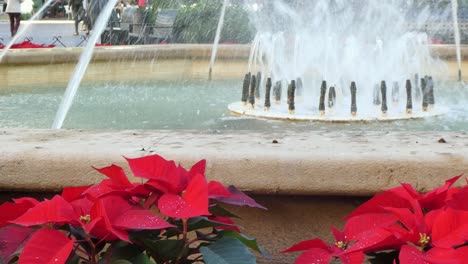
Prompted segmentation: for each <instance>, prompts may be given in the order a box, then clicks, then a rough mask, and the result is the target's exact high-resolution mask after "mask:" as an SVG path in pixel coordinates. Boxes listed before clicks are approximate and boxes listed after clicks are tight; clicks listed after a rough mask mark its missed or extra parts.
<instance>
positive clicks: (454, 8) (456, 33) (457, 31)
mask: <svg viewBox="0 0 468 264" xmlns="http://www.w3.org/2000/svg"><path fill="white" fill-rule="evenodd" d="M452 18H453V30H454V36H455V46H456V47H457V62H458V81H460V82H461V80H462V70H461V69H462V65H461V48H460V46H461V45H460V28H459V26H458V0H452Z"/></svg>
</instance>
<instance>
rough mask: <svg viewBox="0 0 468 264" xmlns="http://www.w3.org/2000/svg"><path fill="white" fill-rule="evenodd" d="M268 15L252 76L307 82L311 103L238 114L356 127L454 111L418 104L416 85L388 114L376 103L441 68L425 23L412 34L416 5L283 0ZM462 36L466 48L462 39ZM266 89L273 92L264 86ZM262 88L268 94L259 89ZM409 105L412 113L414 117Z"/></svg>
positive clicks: (241, 106)
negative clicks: (389, 90) (330, 98)
mask: <svg viewBox="0 0 468 264" xmlns="http://www.w3.org/2000/svg"><path fill="white" fill-rule="evenodd" d="M454 8H456V6H454ZM262 9H263V10H262V11H261V12H259V13H258V14H256V17H255V20H254V21H255V22H254V24H255V26H256V28H257V32H258V33H257V36H256V37H255V40H254V43H253V45H252V50H251V53H250V54H251V55H250V59H249V65H248V71H249V72H255V71H258V72H261V73H263V75H264V77H265V78H271V79H272V82H273V83H281V85H283V86H284V87H286V86H288V84H289V85H291V84H293V83H294V82H295V80H296V79H301V80H302V81H303V82H304V92H303V93H304V95H301V96H300V97H304V99H302V98H299V101H300V102H297V105H296V106H295V108H296V110H295V111H291V109H290V107H288V104H287V103H286V104H285V102H286V99H285V98H283V101H281V100H280V101H277V103H279V104H280V105H275V106H273V107H271V108H268V111H265V110H264V107H263V102H260V101H259V100H257V102H256V105H255V106H254V105H252V104H250V105H249V106H248V107H247V106H246V104H245V102H238V103H233V104H230V105H229V106H228V108H229V110H231V111H232V112H233V113H235V114H239V115H245V116H254V117H261V118H271V119H285V120H296V121H298V120H309V121H331V122H351V121H375V120H385V121H390V120H399V119H414V118H425V117H431V116H437V115H441V114H444V113H446V112H447V111H448V110H447V108H446V107H444V106H440V105H438V106H437V107H431V108H430V110H428V109H427V108H424V107H423V106H422V101H421V100H420V98H419V97H417V96H418V95H419V94H420V93H421V91H420V87H419V86H418V85H417V83H413V85H412V87H413V88H412V90H414V91H412V90H407V93H406V94H404V93H401V94H399V93H393V94H392V103H391V104H388V105H387V104H386V103H387V102H386V101H385V100H384V101H383V104H382V109H381V111H377V110H376V107H375V106H373V102H372V98H373V97H374V98H375V97H376V96H379V97H382V98H385V97H386V86H385V84H386V82H388V83H393V84H394V86H400V84H401V86H404V85H405V84H406V83H408V82H410V84H409V85H411V82H413V76H415V74H419V75H421V76H426V77H425V78H426V79H427V78H428V77H427V76H428V75H429V76H430V75H431V74H432V72H434V70H435V69H437V68H439V67H440V66H439V65H440V62H439V61H437V59H436V58H434V57H433V56H432V55H431V54H430V51H429V45H428V43H429V39H428V36H427V35H426V33H423V32H422V25H423V24H424V23H423V22H422V21H417V22H416V25H420V26H419V28H418V27H411V28H410V27H408V22H407V21H406V19H405V11H408V10H410V6H409V5H408V4H407V2H406V1H386V2H385V3H381V2H375V1H361V2H355V1H345V0H334V1H327V0H323V1H317V2H316V3H313V4H311V3H306V2H304V1H302V2H301V1H297V2H296V6H295V7H292V6H291V5H287V4H285V3H284V2H283V1H281V0H277V1H272V2H271V3H269V4H264V5H263V6H262ZM455 13H456V12H455ZM311 14H313V15H312V16H311ZM413 16H419V15H418V14H413ZM422 19H424V16H422V15H421V18H420V20H422ZM454 19H455V20H454V21H456V18H454ZM455 36H458V38H457V39H458V42H459V34H458V35H457V34H455ZM459 57H460V56H459V52H458V53H457V58H459ZM459 61H460V60H459ZM459 67H460V69H461V64H460V63H459ZM249 74H250V73H249ZM322 81H324V82H325V83H323V82H322ZM321 82H322V85H320V83H321ZM260 83H261V84H263V86H264V85H265V84H264V83H265V82H264V80H260ZM327 83H328V84H329V85H330V87H333V93H335V90H336V91H338V93H336V99H335V100H336V103H334V104H333V105H330V106H331V107H329V109H325V106H324V104H323V98H324V97H325V96H326V94H327V92H328V93H329V90H328V87H327ZM378 83H382V89H381V90H380V91H377V94H375V91H376V90H375V89H374V87H375V86H376V84H378ZM256 89H264V88H263V87H261V86H258V85H257V87H256ZM373 94H374V95H373ZM413 94H414V96H416V97H415V100H414V101H415V102H414V105H413V102H412V99H413V98H412V96H413ZM354 96H357V98H355V97H354ZM400 97H401V98H400ZM288 98H289V97H288ZM369 98H370V99H369ZM404 98H407V100H403V99H404ZM265 99H266V98H265ZM400 99H401V100H400ZM268 100H269V99H268ZM281 104H283V105H281ZM374 105H375V103H374ZM407 105H411V106H412V108H411V111H409V109H408V107H407ZM413 106H414V107H413ZM350 107H351V109H350ZM358 109H359V110H358Z"/></svg>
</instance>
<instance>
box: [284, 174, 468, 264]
mask: <svg viewBox="0 0 468 264" xmlns="http://www.w3.org/2000/svg"><path fill="white" fill-rule="evenodd" d="M460 177H461V175H460V176H457V177H454V178H452V179H449V180H447V181H446V182H445V184H444V185H443V186H441V187H438V188H435V189H434V190H432V191H429V192H427V193H420V192H418V191H416V190H415V189H414V188H413V186H411V185H410V184H406V183H404V184H402V186H400V187H396V188H392V189H389V190H387V191H384V192H383V193H380V194H377V195H375V196H374V197H373V198H371V199H370V200H369V201H367V202H365V203H364V204H362V205H361V206H359V207H358V208H356V209H355V210H354V211H353V212H352V213H350V214H349V215H348V216H346V217H345V219H346V220H347V222H346V223H345V228H344V231H343V234H344V236H343V237H342V238H341V240H339V241H338V238H339V237H338V236H337V232H336V230H334V234H335V237H336V238H337V244H335V245H333V246H329V245H327V244H325V242H323V241H321V240H317V239H313V240H309V241H305V242H302V244H301V243H299V244H298V245H296V246H293V247H292V248H290V249H288V250H286V251H284V252H291V251H297V250H298V249H299V250H305V252H304V253H303V254H302V255H300V257H299V258H298V259H297V261H296V263H300V264H302V263H304V264H305V263H328V261H330V260H331V259H332V258H334V257H337V258H339V259H340V260H341V261H342V262H343V263H354V262H350V261H351V260H352V261H358V260H357V259H356V258H348V259H345V258H344V256H350V254H352V253H361V254H367V255H369V256H371V258H375V259H377V262H378V258H379V257H380V258H384V257H388V254H379V253H384V252H385V253H388V252H390V251H395V252H397V253H398V254H396V256H398V259H394V260H393V261H395V262H396V261H397V260H398V261H399V263H431V264H439V263H464V262H463V261H464V260H465V261H466V259H468V243H467V242H468V210H467V209H468V206H466V198H467V197H468V186H465V187H463V188H459V187H453V184H454V183H455V182H456V181H457V180H458V179H459V178H460ZM336 245H346V247H338V248H340V249H342V250H341V251H340V250H337V248H336ZM384 255H385V256H384ZM351 256H354V255H351ZM320 261H322V262H320ZM387 261H388V260H387ZM356 263H358V262H356Z"/></svg>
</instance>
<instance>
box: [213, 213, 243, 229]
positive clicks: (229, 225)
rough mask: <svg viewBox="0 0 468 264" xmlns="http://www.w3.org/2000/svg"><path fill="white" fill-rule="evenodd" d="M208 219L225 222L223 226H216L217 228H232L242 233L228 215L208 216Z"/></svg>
mask: <svg viewBox="0 0 468 264" xmlns="http://www.w3.org/2000/svg"><path fill="white" fill-rule="evenodd" d="M209 219H210V220H211V221H216V222H221V223H226V225H224V226H219V227H216V229H218V230H234V231H236V232H238V233H242V232H241V230H240V228H239V227H238V226H237V225H236V224H235V223H234V221H233V220H232V219H231V218H230V217H224V216H210V217H209Z"/></svg>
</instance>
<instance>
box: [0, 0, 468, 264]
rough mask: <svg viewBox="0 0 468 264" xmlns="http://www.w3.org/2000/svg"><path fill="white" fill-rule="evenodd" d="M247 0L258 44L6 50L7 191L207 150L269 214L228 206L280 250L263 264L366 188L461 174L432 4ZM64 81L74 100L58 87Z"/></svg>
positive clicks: (461, 114)
mask: <svg viewBox="0 0 468 264" xmlns="http://www.w3.org/2000/svg"><path fill="white" fill-rule="evenodd" d="M209 1H212V0H209ZM222 1H224V0H219V2H218V3H219V4H220V3H221V2H222ZM230 2H231V3H234V1H230ZM246 2H247V3H248V4H247V7H246V8H248V9H249V10H251V11H252V10H253V15H252V22H253V24H254V25H255V27H256V28H257V30H258V31H259V32H260V33H259V34H257V35H256V36H255V39H254V40H253V42H252V43H251V45H236V44H230V45H223V44H219V45H218V46H217V48H216V52H215V54H216V56H213V55H212V54H213V51H214V49H213V45H212V44H213V43H209V44H196V45H194V44H165V45H145V46H118V47H99V48H96V49H94V51H93V44H88V46H87V47H86V48H85V50H83V49H81V48H54V49H46V50H12V51H10V52H8V53H7V54H6V55H5V56H6V57H5V60H4V62H3V63H1V64H0V79H1V80H2V82H1V83H0V85H1V88H2V89H1V90H0V127H2V132H1V133H0V144H2V146H3V148H2V155H1V158H0V173H1V175H2V179H3V180H2V182H1V183H0V189H2V190H7V191H9V192H14V193H15V192H18V191H41V192H49V193H50V192H55V191H57V190H59V189H60V188H62V187H64V186H69V185H87V184H93V183H94V182H96V180H97V179H99V180H100V179H101V178H100V176H99V175H97V173H95V172H94V171H92V169H88V168H91V166H98V167H99V166H105V165H108V164H113V163H116V164H119V163H120V162H121V161H122V158H121V155H124V156H126V157H138V156H142V155H147V154H149V153H158V154H163V155H164V156H167V157H169V158H170V159H175V160H177V161H180V162H181V163H182V164H183V165H187V166H190V165H192V164H193V163H194V161H198V160H199V159H201V158H206V159H207V162H208V163H207V176H209V177H211V179H213V180H219V181H221V182H223V183H227V184H234V185H236V186H238V187H239V188H241V189H243V190H247V191H251V192H252V193H253V194H254V195H255V196H257V197H258V201H259V202H260V203H262V204H264V205H266V207H268V208H269V210H268V211H267V212H260V213H258V214H256V215H252V214H249V212H247V211H242V210H239V211H236V212H235V213H236V214H237V215H240V216H242V218H243V219H244V220H239V221H244V222H239V223H242V225H244V226H246V227H247V229H249V230H251V229H253V230H256V232H257V233H256V234H252V235H253V236H255V237H257V238H258V239H259V242H260V244H262V245H264V246H265V248H266V249H267V251H269V252H271V253H272V254H274V256H273V259H272V260H266V262H263V263H293V260H292V259H291V258H289V257H286V256H284V257H283V256H279V255H278V254H276V253H277V252H279V251H281V250H283V249H284V248H286V247H288V246H290V245H291V244H292V243H294V242H297V241H298V240H300V239H302V238H303V239H306V238H310V236H311V234H316V235H320V236H321V234H323V233H325V232H326V234H328V227H329V226H330V225H337V226H338V225H339V224H340V223H341V218H342V216H344V215H345V214H346V213H347V212H349V211H351V210H352V209H353V208H354V207H355V206H356V204H359V203H360V202H362V197H363V196H369V195H373V194H375V193H376V192H379V191H380V190H382V189H387V188H389V187H393V186H398V185H399V183H400V182H411V183H416V184H417V185H416V186H418V188H421V189H431V188H432V187H434V186H435V185H439V184H440V183H442V182H443V180H445V179H447V178H448V177H451V176H454V175H456V174H460V173H461V172H463V171H465V172H466V171H467V168H468V154H467V152H466V147H467V143H466V142H468V136H467V134H466V131H467V130H468V126H467V122H466V120H467V119H468V113H467V111H466V105H467V102H468V89H466V86H464V84H462V83H457V82H456V76H455V75H456V74H454V72H455V71H456V70H454V68H458V67H455V66H454V65H455V64H458V63H456V62H455V60H453V61H451V59H453V58H456V56H455V55H454V54H455V49H453V47H454V46H453V45H449V47H448V48H447V47H446V46H444V45H430V44H429V42H428V36H427V35H426V34H425V33H424V32H423V30H415V29H414V28H416V29H422V28H424V27H425V22H424V18H425V17H427V13H426V14H421V15H420V16H419V15H418V14H416V15H415V16H416V17H418V19H415V20H416V21H415V22H414V25H411V26H408V27H407V23H408V22H407V21H406V20H405V19H404V17H405V15H404V12H401V10H400V9H399V8H400V7H404V5H403V4H401V5H400V2H401V3H402V1H396V0H390V1H370V0H369V1H352V0H346V1H345V0H335V1H329V0H328V1H325V0H318V1H313V2H315V4H311V1H306V0H304V1H300V0H297V1H295V3H297V5H292V4H286V3H285V2H286V1H284V2H283V1H278V0H276V1H263V3H264V4H263V5H261V4H258V2H259V1H253V0H246ZM358 2H359V3H367V2H369V3H368V5H367V6H364V7H361V6H357V4H356V3H358ZM377 2H378V4H377ZM404 2H406V1H404ZM289 3H291V1H289ZM255 4H256V6H255ZM377 5H378V6H380V7H381V8H382V10H380V11H379V10H378V9H377ZM220 6H221V5H220ZM229 6H230V5H227V6H226V9H228V8H229ZM357 10H361V12H358V11H357ZM219 11H221V10H219ZM421 12H423V13H424V12H425V11H424V10H423V11H421ZM384 15H385V16H384ZM387 15H388V16H389V17H392V18H393V20H391V21H389V20H388V19H386V18H385V17H386V16H387ZM216 17H218V16H216ZM228 18H229V13H228V12H227V11H226V20H225V22H226V23H227V22H228V21H229V19H228ZM369 23H370V24H372V27H369V26H366V25H367V24H369ZM412 23H413V22H412ZM70 25H71V24H70ZM219 25H222V23H219ZM343 25H346V27H343ZM218 28H220V26H219V27H218ZM225 28H227V27H225ZM409 28H411V30H409ZM287 29H290V30H287ZM96 30H99V29H96ZM219 32H221V30H219ZM220 34H221V33H220ZM94 37H95V35H94V36H92V38H91V39H90V40H89V43H92V42H94V40H93V38H94ZM221 39H222V38H221ZM216 42H217V41H216ZM221 42H222V41H221ZM441 50H442V51H443V52H442V51H441ZM92 51H93V52H92ZM444 52H445V53H444ZM91 53H93V54H92V57H93V59H92V60H90V57H91ZM441 54H442V55H441ZM438 55H440V57H438ZM81 56H83V57H81ZM80 57H81V59H80ZM213 58H216V65H215V67H213V63H214V59H213ZM460 58H461V57H460ZM88 62H89V64H88ZM461 63H462V67H463V66H465V67H466V62H465V61H461ZM77 65H79V66H77ZM210 65H211V67H212V69H213V71H212V77H213V78H212V81H207V80H206V79H207V78H206V77H207V69H208V68H209V67H210ZM446 65H449V67H446ZM241 77H245V78H244V80H241ZM81 79H82V81H81ZM67 85H68V87H73V89H74V92H73V93H76V96H72V95H71V94H72V93H70V92H67V95H66V96H63V90H64V89H65V87H67ZM78 86H79V90H76V89H77V88H78ZM240 86H242V90H241V87H240ZM257 88H260V89H257ZM70 89H71V88H70ZM68 90H69V89H68V88H67V91H68ZM240 90H241V91H240ZM62 98H64V101H62ZM65 99H66V100H65ZM239 99H240V101H241V102H240V103H238V104H239V108H240V109H242V111H244V112H249V111H252V112H255V113H257V112H258V113H261V114H262V115H265V114H268V113H271V114H275V115H276V117H277V116H278V115H280V116H281V115H282V116H283V117H284V118H285V119H295V120H298V119H299V117H301V116H306V117H308V118H310V117H311V116H312V117H313V118H315V120H319V121H331V122H328V123H324V122H284V121H283V119H281V120H267V119H265V118H256V117H249V116H246V115H243V116H240V117H239V116H233V115H231V113H230V112H229V110H227V109H226V106H228V105H229V104H230V103H232V102H235V101H237V100H239ZM72 101H73V105H72V104H71V102H72ZM61 102H66V104H67V105H68V106H67V107H65V108H63V107H62V109H66V110H68V108H69V112H68V114H67V118H66V119H65V118H64V115H62V114H63V113H66V112H67V111H65V110H64V111H59V112H60V113H62V114H60V116H61V117H60V118H58V119H57V120H61V121H59V122H57V123H56V125H54V127H55V128H59V127H61V128H65V129H50V124H51V122H52V121H53V119H54V117H55V116H57V113H56V111H57V108H58V106H59V105H60V103H61ZM63 104H65V103H62V105H63ZM443 113H447V114H444V115H441V116H436V115H437V114H443ZM262 117H265V116H262ZM276 117H272V118H276ZM283 117H281V118H283ZM400 117H401V118H405V119H402V120H394V119H397V118H400ZM416 117H422V118H416ZM409 118H411V120H409ZM406 119H408V120H406ZM63 120H65V122H63ZM309 120H310V119H309ZM385 120H388V121H390V120H392V122H380V121H385ZM350 121H358V122H350ZM362 121H372V122H362ZM5 196H12V195H11V194H9V193H8V194H7V195H5ZM343 196H345V198H343ZM317 212H320V213H319V214H317ZM236 222H237V220H236ZM291 223H294V225H291ZM311 223H313V224H311ZM338 227H339V226H338ZM325 230H326V231H325ZM278 237H279V238H281V239H278ZM327 239H328V240H330V241H331V238H327ZM259 263H262V262H259Z"/></svg>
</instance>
